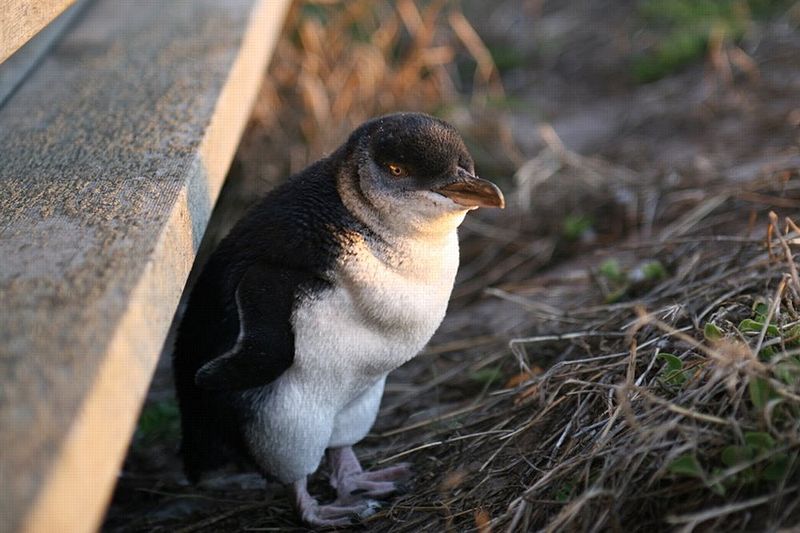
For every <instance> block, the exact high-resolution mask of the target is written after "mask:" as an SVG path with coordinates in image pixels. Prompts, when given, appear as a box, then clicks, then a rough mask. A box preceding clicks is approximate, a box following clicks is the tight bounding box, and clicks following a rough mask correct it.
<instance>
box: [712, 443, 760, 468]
mask: <svg viewBox="0 0 800 533" xmlns="http://www.w3.org/2000/svg"><path fill="white" fill-rule="evenodd" d="M753 457H754V453H753V449H752V448H750V447H749V446H726V447H725V448H724V449H723V450H722V454H721V455H720V459H721V460H722V464H724V465H725V466H736V465H738V464H740V463H745V462H747V461H750V460H751V459H753Z"/></svg>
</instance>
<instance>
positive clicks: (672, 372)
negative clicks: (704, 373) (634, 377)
mask: <svg viewBox="0 0 800 533" xmlns="http://www.w3.org/2000/svg"><path fill="white" fill-rule="evenodd" d="M658 356H659V357H660V358H662V359H664V361H665V362H666V363H667V368H666V372H664V381H666V382H667V383H670V384H672V385H682V384H683V383H685V382H686V380H687V379H688V378H687V376H686V372H684V371H683V361H681V360H680V359H679V358H678V357H677V356H676V355H675V354H671V353H660V354H658Z"/></svg>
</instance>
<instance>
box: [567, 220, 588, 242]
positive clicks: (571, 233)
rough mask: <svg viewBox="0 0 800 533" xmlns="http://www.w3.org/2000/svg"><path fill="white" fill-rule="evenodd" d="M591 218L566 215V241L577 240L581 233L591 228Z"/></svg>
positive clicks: (581, 235)
mask: <svg viewBox="0 0 800 533" xmlns="http://www.w3.org/2000/svg"><path fill="white" fill-rule="evenodd" d="M593 225H594V223H593V222H592V219H591V218H589V217H587V216H584V215H568V216H567V217H566V218H565V219H564V229H563V234H564V238H566V239H567V240H568V241H577V240H578V239H580V238H581V237H583V234H584V233H586V232H587V231H589V230H591V229H592V226H593Z"/></svg>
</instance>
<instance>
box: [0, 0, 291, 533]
mask: <svg viewBox="0 0 800 533" xmlns="http://www.w3.org/2000/svg"><path fill="white" fill-rule="evenodd" d="M288 3H289V2H288V0H226V2H224V3H221V2H218V1H216V0H194V1H191V2H189V1H185V0H176V1H174V2H163V3H153V2H148V3H145V4H141V3H138V2H129V1H125V0H99V1H98V2H96V3H94V4H92V5H91V6H90V7H88V8H87V9H86V12H85V13H83V14H82V15H81V18H80V20H79V21H78V23H77V24H76V25H75V26H74V27H73V28H72V29H71V30H70V31H69V32H68V33H67V34H66V35H65V36H64V38H63V39H62V41H61V42H60V43H59V44H58V45H57V46H56V47H55V48H54V49H53V50H52V52H51V53H50V54H49V55H48V56H47V57H46V58H45V59H44V60H43V62H42V64H41V65H40V66H39V67H38V68H37V69H36V70H35V71H34V72H33V73H32V74H31V76H30V77H29V78H28V79H27V80H26V81H25V82H24V83H23V84H22V86H21V87H20V88H19V89H17V91H16V92H15V93H14V94H13V95H12V96H11V97H10V98H9V99H8V100H7V101H6V103H5V105H4V106H3V107H2V108H0V154H3V156H2V157H1V158H0V257H2V261H0V427H2V428H3V431H2V432H0V450H2V453H0V479H2V480H3V485H4V486H3V491H2V493H1V494H0V516H2V517H3V520H4V523H3V525H2V528H0V529H4V530H5V529H6V528H7V529H8V530H10V531H17V530H21V531H48V532H51V531H93V530H95V529H96V527H97V526H98V524H99V521H100V519H101V518H102V514H103V511H104V508H105V504H106V503H107V500H108V498H109V496H110V491H111V489H112V487H113V483H114V481H115V479H116V475H117V471H118V469H119V466H120V463H121V461H122V458H123V455H124V452H125V449H126V446H127V444H128V441H129V438H130V435H131V433H132V431H133V427H134V424H135V421H136V417H137V415H138V409H139V407H140V405H141V403H142V401H143V398H144V395H145V393H146V390H147V386H148V383H149V380H150V378H151V375H152V371H153V369H154V367H155V364H156V361H157V358H158V354H159V352H160V350H161V348H162V344H163V341H164V338H165V336H166V333H167V330H168V328H169V324H170V321H171V318H172V315H173V313H174V311H175V308H176V306H177V303H178V301H179V298H180V295H181V292H182V289H183V285H184V282H185V280H186V277H187V275H188V272H189V269H190V267H191V265H192V261H193V258H194V254H195V252H196V250H197V247H198V245H199V243H200V239H201V238H202V235H203V232H204V230H205V226H206V223H207V221H208V218H209V215H210V212H211V208H212V206H213V204H214V201H215V199H216V197H217V194H218V192H219V190H220V188H221V185H222V181H223V179H224V176H225V173H226V171H227V168H228V166H229V164H230V161H231V158H232V157H233V153H234V150H235V148H236V145H237V143H238V140H239V137H240V135H241V132H242V130H243V128H244V125H245V122H246V120H247V118H248V116H249V113H250V108H251V106H252V103H253V101H254V98H255V94H256V92H257V88H258V85H259V82H260V80H261V77H262V76H263V71H264V68H265V65H266V61H267V59H268V57H269V55H270V52H271V49H272V47H273V45H274V43H275V41H276V39H277V36H278V33H279V31H280V27H281V24H282V21H283V18H284V15H285V10H286V9H287V7H288Z"/></svg>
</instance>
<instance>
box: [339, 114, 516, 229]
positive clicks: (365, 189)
mask: <svg viewBox="0 0 800 533" xmlns="http://www.w3.org/2000/svg"><path fill="white" fill-rule="evenodd" d="M345 147H346V153H347V154H348V155H347V156H346V157H347V162H346V165H345V168H346V169H347V170H346V172H347V173H348V174H350V175H351V176H352V180H351V181H350V186H351V187H353V188H354V189H355V193H356V194H355V196H356V197H358V199H359V203H360V204H365V205H362V206H361V207H362V208H363V207H366V208H367V209H369V210H371V211H374V212H375V214H377V215H378V216H380V217H381V218H383V219H386V218H393V219H401V220H408V221H412V222H414V223H415V225H416V226H419V225H425V224H426V223H433V222H434V221H439V220H442V219H454V220H457V222H456V225H457V224H458V223H460V221H461V220H462V219H463V216H464V214H465V213H466V212H467V211H469V210H472V209H476V208H478V207H500V208H502V207H504V205H505V200H504V199H503V193H502V192H501V191H500V189H499V188H498V187H497V186H496V185H495V184H493V183H492V182H490V181H487V180H484V179H482V178H479V177H477V176H476V175H475V165H474V163H473V161H472V157H471V156H470V154H469V152H468V151H467V148H466V146H465V145H464V141H463V140H462V139H461V136H460V135H459V134H458V132H457V131H456V129H455V128H454V127H453V126H451V125H450V124H448V123H446V122H444V121H442V120H439V119H437V118H434V117H431V116H429V115H425V114H422V113H398V114H394V115H387V116H384V117H379V118H376V119H373V120H371V121H369V122H366V123H364V124H363V125H361V126H360V127H359V128H358V129H356V130H355V131H354V132H353V134H352V135H351V136H350V139H349V140H348V142H347V144H346V145H345Z"/></svg>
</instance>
